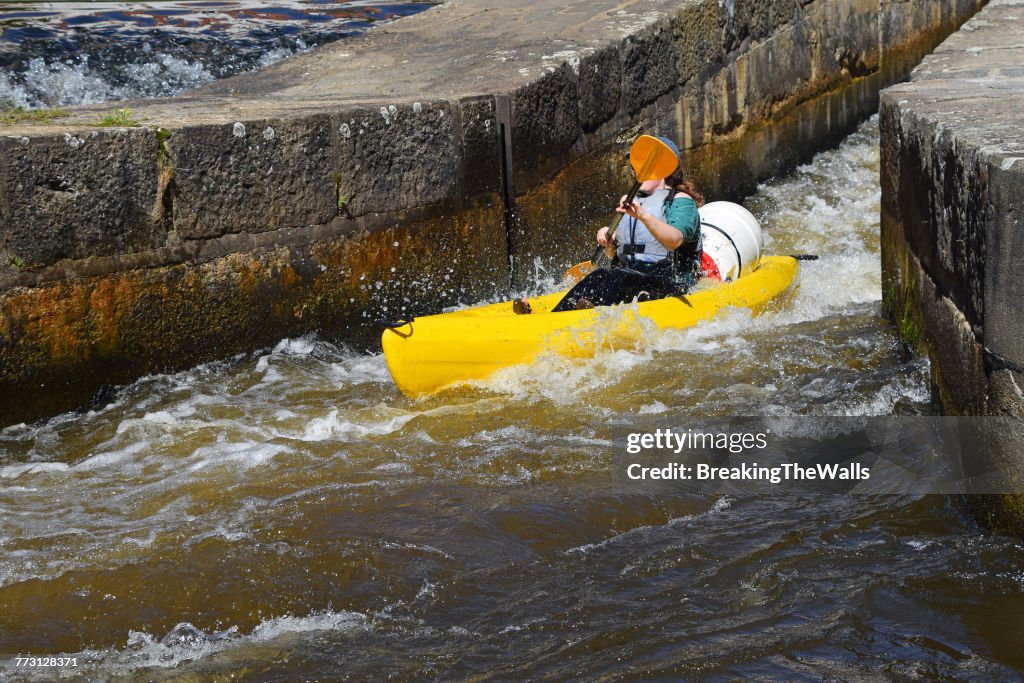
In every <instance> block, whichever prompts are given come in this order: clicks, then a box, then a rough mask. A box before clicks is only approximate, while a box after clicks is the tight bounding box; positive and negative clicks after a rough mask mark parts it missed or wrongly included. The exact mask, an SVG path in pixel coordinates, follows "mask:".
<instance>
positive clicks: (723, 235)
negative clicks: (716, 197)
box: [700, 202, 764, 282]
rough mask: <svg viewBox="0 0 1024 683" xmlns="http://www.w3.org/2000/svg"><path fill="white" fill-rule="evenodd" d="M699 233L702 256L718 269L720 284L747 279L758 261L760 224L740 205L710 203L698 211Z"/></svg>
mask: <svg viewBox="0 0 1024 683" xmlns="http://www.w3.org/2000/svg"><path fill="white" fill-rule="evenodd" d="M700 233H701V239H702V240H703V243H704V253H705V254H707V255H708V256H710V257H711V260H712V261H714V262H715V264H716V265H717V266H718V272H719V273H721V275H722V281H723V282H730V281H732V280H735V279H736V278H738V277H742V276H744V275H746V274H747V273H749V272H750V271H751V270H753V268H754V266H756V265H757V262H758V261H759V260H760V259H761V249H762V247H763V246H764V234H763V233H762V231H761V224H760V223H758V222H757V219H756V218H754V215H753V214H752V213H750V212H749V211H747V210H746V209H744V208H743V207H742V206H740V205H739V204H733V203H732V202H711V203H710V204H705V205H704V206H702V207H700Z"/></svg>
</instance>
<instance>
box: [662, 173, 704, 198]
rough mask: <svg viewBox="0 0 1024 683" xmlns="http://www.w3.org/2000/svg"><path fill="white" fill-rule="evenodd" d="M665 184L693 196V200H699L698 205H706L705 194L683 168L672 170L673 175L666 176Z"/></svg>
mask: <svg viewBox="0 0 1024 683" xmlns="http://www.w3.org/2000/svg"><path fill="white" fill-rule="evenodd" d="M665 184H667V185H668V186H670V187H672V188H674V189H676V190H677V191H679V192H685V193H686V194H688V195H690V196H691V197H693V201H695V202H697V206H704V195H703V194H701V192H700V190H698V189H697V186H696V185H694V184H693V181H692V180H690V179H689V178H687V177H686V176H685V175H684V174H683V170H682V169H681V168H677V169H676V170H675V171H673V172H672V175H670V176H669V177H668V178H665Z"/></svg>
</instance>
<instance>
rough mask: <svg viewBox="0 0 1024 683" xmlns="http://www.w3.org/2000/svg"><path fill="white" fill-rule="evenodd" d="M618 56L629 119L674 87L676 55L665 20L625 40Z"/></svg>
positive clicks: (670, 29)
mask: <svg viewBox="0 0 1024 683" xmlns="http://www.w3.org/2000/svg"><path fill="white" fill-rule="evenodd" d="M621 54H622V92H623V94H624V98H625V104H626V110H627V112H629V113H630V114H631V115H635V114H636V113H637V112H639V111H640V110H641V109H643V108H644V107H645V106H647V105H648V104H651V103H652V102H654V101H655V100H656V99H658V97H660V96H661V95H663V94H665V93H666V92H668V91H669V90H671V89H672V88H673V87H675V85H676V83H677V71H676V55H675V51H674V46H673V42H672V28H671V26H670V25H669V22H668V21H667V20H666V21H659V22H657V23H655V24H653V25H651V26H650V27H648V28H646V29H644V30H643V31H641V32H639V33H636V34H634V35H631V36H629V37H628V38H626V40H624V41H623V43H622V47H621Z"/></svg>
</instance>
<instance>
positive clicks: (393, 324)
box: [377, 318, 415, 330]
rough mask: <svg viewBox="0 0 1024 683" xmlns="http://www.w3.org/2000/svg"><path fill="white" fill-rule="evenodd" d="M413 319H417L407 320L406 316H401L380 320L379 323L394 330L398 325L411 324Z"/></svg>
mask: <svg viewBox="0 0 1024 683" xmlns="http://www.w3.org/2000/svg"><path fill="white" fill-rule="evenodd" d="M413 320H415V318H409V319H408V320H406V319H405V318H399V319H398V320H378V321H377V323H378V324H379V325H383V326H384V327H386V328H388V329H392V330H393V329H395V328H396V327H405V326H406V325H411V324H412V321H413Z"/></svg>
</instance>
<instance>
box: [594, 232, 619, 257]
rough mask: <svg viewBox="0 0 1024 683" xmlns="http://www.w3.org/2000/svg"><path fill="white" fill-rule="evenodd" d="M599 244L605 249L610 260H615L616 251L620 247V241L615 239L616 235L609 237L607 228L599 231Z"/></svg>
mask: <svg viewBox="0 0 1024 683" xmlns="http://www.w3.org/2000/svg"><path fill="white" fill-rule="evenodd" d="M597 243H598V244H600V245H601V246H602V247H604V253H605V255H606V256H607V257H608V258H610V259H613V258H615V250H616V248H617V247H618V246H619V241H618V240H617V239H615V235H612V236H611V237H609V236H608V228H607V227H604V228H601V229H600V230H598V231H597Z"/></svg>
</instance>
